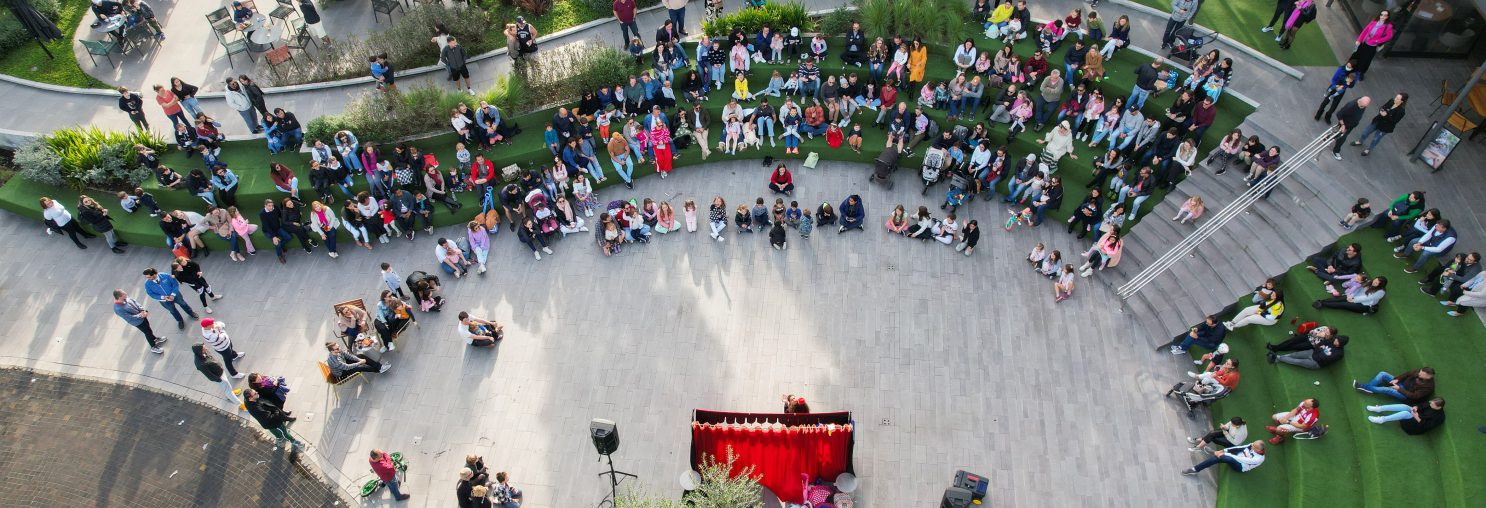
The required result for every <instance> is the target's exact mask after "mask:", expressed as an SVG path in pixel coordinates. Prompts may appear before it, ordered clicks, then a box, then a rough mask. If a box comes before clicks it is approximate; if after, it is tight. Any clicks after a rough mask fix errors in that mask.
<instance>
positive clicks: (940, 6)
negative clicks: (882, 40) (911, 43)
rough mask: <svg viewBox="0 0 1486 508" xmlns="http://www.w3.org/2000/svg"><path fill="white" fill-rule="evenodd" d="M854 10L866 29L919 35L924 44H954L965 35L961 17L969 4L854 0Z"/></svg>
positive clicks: (938, 0)
mask: <svg viewBox="0 0 1486 508" xmlns="http://www.w3.org/2000/svg"><path fill="white" fill-rule="evenodd" d="M857 12H858V13H859V15H860V18H861V20H862V28H863V29H865V30H866V31H867V33H876V34H883V35H884V36H886V35H889V34H902V35H903V36H904V37H909V38H913V37H919V38H922V39H923V40H924V42H925V43H926V44H931V45H954V44H956V43H959V42H961V36H962V35H964V25H963V20H964V19H966V18H967V17H969V15H970V6H969V5H968V3H966V2H961V1H959V0H915V1H912V2H899V1H894V0H857Z"/></svg>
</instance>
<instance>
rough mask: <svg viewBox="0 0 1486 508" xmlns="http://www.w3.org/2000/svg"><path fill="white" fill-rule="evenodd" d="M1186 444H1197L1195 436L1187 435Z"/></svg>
mask: <svg viewBox="0 0 1486 508" xmlns="http://www.w3.org/2000/svg"><path fill="white" fill-rule="evenodd" d="M1187 444H1193V445H1194V444H1197V438H1195V437H1191V436H1188V437H1187Z"/></svg>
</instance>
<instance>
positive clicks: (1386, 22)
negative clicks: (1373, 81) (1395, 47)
mask: <svg viewBox="0 0 1486 508" xmlns="http://www.w3.org/2000/svg"><path fill="white" fill-rule="evenodd" d="M1391 16H1392V15H1391V14H1390V13H1389V12H1388V11H1387V10H1386V9H1385V10H1383V11H1381V12H1378V15H1377V17H1374V18H1373V19H1372V21H1369V22H1368V23H1367V26H1366V27H1365V28H1363V29H1362V33H1359V34H1357V46H1356V48H1357V49H1355V50H1353V51H1352V56H1351V57H1350V58H1348V60H1351V61H1355V62H1357V81H1362V80H1363V78H1365V77H1366V76H1367V69H1368V68H1369V67H1371V66H1372V59H1373V57H1374V56H1376V55H1377V54H1378V48H1380V47H1382V46H1383V45H1384V44H1387V43H1388V41H1391V40H1393V35H1394V33H1393V21H1392V19H1391Z"/></svg>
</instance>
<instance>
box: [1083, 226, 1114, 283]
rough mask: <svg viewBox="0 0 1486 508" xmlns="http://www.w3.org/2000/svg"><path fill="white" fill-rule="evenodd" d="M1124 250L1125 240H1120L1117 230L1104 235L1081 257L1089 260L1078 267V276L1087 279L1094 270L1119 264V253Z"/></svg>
mask: <svg viewBox="0 0 1486 508" xmlns="http://www.w3.org/2000/svg"><path fill="white" fill-rule="evenodd" d="M1123 250H1125V240H1124V239H1122V238H1120V231H1119V230H1118V229H1116V230H1112V231H1110V232H1108V233H1105V234H1104V237H1103V238H1100V239H1099V241H1098V242H1096V243H1094V246H1093V247H1089V250H1088V251H1087V252H1084V253H1083V256H1084V257H1086V258H1089V260H1088V261H1085V262H1084V265H1083V266H1080V267H1078V270H1079V272H1080V273H1079V275H1080V276H1082V277H1088V276H1090V275H1093V274H1094V270H1095V269H1099V270H1104V269H1105V268H1107V267H1111V266H1115V265H1118V264H1120V252H1121V251H1123Z"/></svg>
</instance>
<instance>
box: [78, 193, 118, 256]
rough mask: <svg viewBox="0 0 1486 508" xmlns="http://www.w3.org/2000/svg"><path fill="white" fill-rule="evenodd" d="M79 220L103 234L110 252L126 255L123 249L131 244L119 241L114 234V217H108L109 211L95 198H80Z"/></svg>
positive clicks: (86, 196) (84, 196)
mask: <svg viewBox="0 0 1486 508" xmlns="http://www.w3.org/2000/svg"><path fill="white" fill-rule="evenodd" d="M77 218H78V220H79V221H81V222H82V223H84V224H87V225H88V227H91V228H93V231H97V232H98V233H99V234H102V235H103V239H104V240H107V241H108V248H109V250H111V251H113V253H114V254H123V253H124V249H123V247H124V246H126V245H129V244H128V243H125V242H121V241H119V237H118V235H116V234H114V223H113V217H110V216H109V215H108V209H107V208H104V207H103V205H100V204H98V202H97V201H94V200H93V198H91V197H88V195H86V194H84V195H82V196H79V197H78V198H77Z"/></svg>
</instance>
